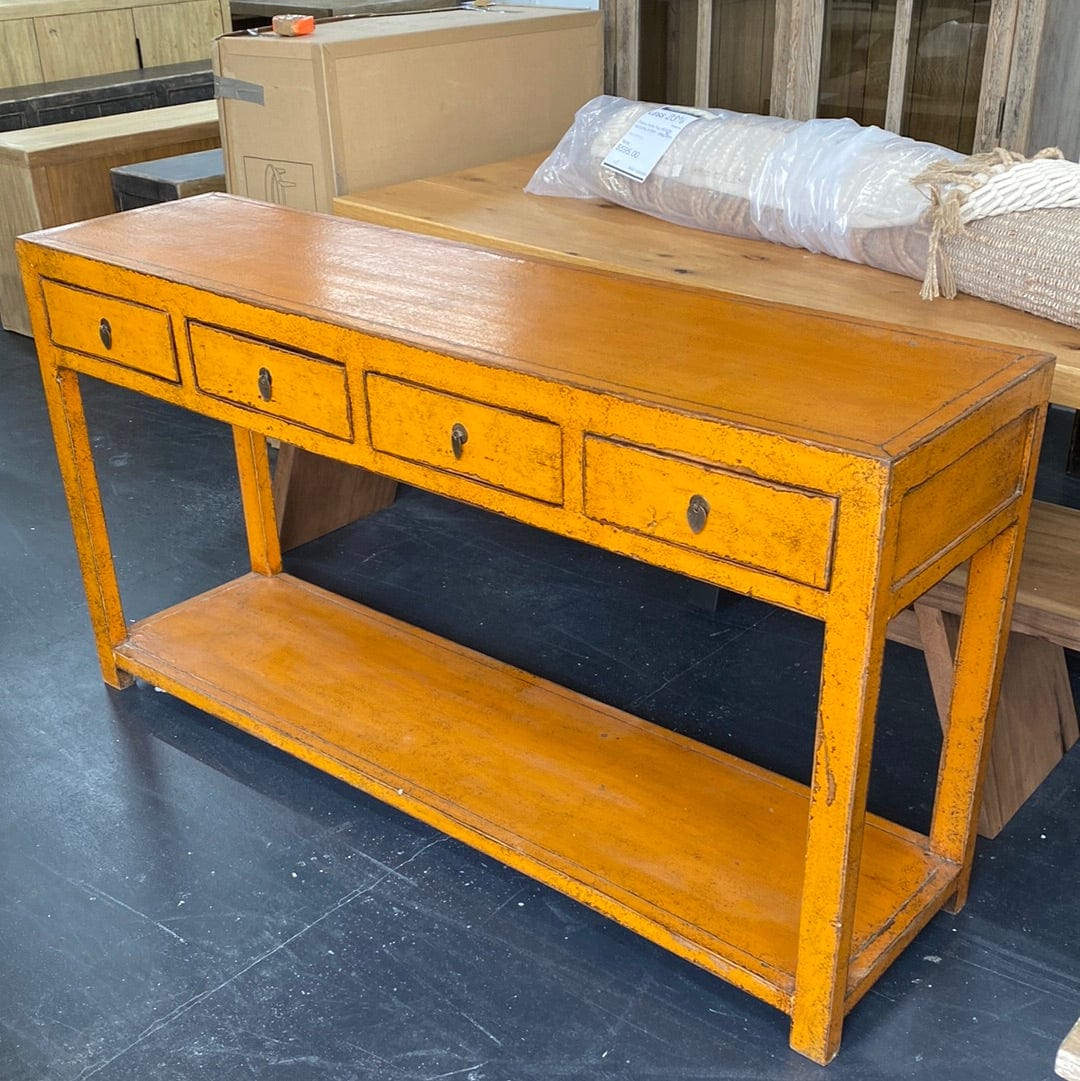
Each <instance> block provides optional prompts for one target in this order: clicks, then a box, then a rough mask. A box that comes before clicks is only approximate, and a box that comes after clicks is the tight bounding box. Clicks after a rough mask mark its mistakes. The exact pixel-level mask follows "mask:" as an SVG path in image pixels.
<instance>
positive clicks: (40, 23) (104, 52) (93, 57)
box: [34, 8, 139, 82]
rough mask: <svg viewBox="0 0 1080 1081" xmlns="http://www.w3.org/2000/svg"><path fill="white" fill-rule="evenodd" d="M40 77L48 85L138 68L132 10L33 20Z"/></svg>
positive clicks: (55, 16) (56, 16)
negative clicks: (39, 63)
mask: <svg viewBox="0 0 1080 1081" xmlns="http://www.w3.org/2000/svg"><path fill="white" fill-rule="evenodd" d="M34 29H35V31H36V34H37V44H38V54H39V55H40V57H41V75H42V78H43V79H45V80H46V81H47V82H52V81H53V80H56V79H77V78H79V77H80V76H82V75H107V74H109V72H113V71H131V70H134V69H135V68H137V67H138V66H139V53H138V49H137V48H136V45H135V25H134V22H133V21H132V17H131V11H130V10H128V9H126V8H120V9H118V10H116V11H88V12H82V13H77V14H71V15H46V16H42V17H41V18H38V19H35V20H34Z"/></svg>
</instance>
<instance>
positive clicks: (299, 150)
mask: <svg viewBox="0 0 1080 1081" xmlns="http://www.w3.org/2000/svg"><path fill="white" fill-rule="evenodd" d="M212 62H213V66H214V74H215V83H216V93H217V96H218V107H219V113H220V118H221V141H222V148H223V150H224V152H225V175H226V183H227V185H228V190H229V191H231V192H234V193H236V194H239V195H247V196H250V197H251V198H255V199H263V200H266V201H268V202H274V203H281V204H283V205H287V206H292V207H297V208H300V209H303V210H319V211H324V212H326V213H329V212H330V211H331V210H332V202H333V199H334V196H335V195H343V194H345V193H347V192H350V191H358V190H361V189H364V188H374V187H380V186H382V185H385V184H394V183H397V182H399V181H404V180H415V179H418V178H420V177H423V176H429V175H432V174H435V173H444V172H450V171H452V170H455V169H465V168H468V167H470V166H473V165H482V164H485V163H487V162H492V161H499V160H501V159H505V158H511V157H516V156H520V155H522V154H527V153H529V152H530V151H538V150H547V149H550V148H551V147H553V146H554V145H555V144H556V143H557V142H558V141H559V139H560V138H561V136H562V135H563V133H564V132H565V131H566V129H567V128H568V127H569V126H570V124H571V122H572V121H573V116H574V111H575V110H576V109H577V108H578V107H579V106H581V105H583V104H584V103H585V102H586V101H588V100H589V99H590V98H592V97H595V96H596V95H597V94H599V93H601V92H602V81H603V30H602V22H601V15H600V12H598V11H567V10H562V9H555V8H537V7H516V8H515V7H505V6H492V7H488V8H476V9H461V8H459V9H455V10H446V11H429V12H422V13H415V14H402V15H386V16H376V17H372V18H365V17H356V18H349V17H346V18H341V19H328V20H326V21H324V22H317V23H316V27H315V32H314V33H313V34H311V35H308V36H306V37H297V38H284V37H277V36H275V35H273V34H271V33H260V34H258V35H252V34H248V33H240V34H226V35H224V36H223V37H220V38H218V39H217V41H216V42H215V43H214V47H213V51H212Z"/></svg>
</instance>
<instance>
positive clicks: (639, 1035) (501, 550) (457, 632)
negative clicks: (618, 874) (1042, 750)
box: [0, 332, 1080, 1081]
mask: <svg viewBox="0 0 1080 1081" xmlns="http://www.w3.org/2000/svg"><path fill="white" fill-rule="evenodd" d="M89 407H90V408H89V412H90V416H91V421H92V427H93V433H94V444H95V447H96V449H97V460H98V463H99V470H100V474H101V481H102V488H103V491H104V495H105V498H106V501H107V505H108V510H109V512H110V522H111V523H112V532H113V543H114V548H115V552H116V556H117V562H118V567H119V572H120V575H121V583H122V586H123V588H124V596H125V601H126V608H127V615H128V616H129V617H131V618H138V617H139V616H142V615H145V614H147V613H149V612H151V611H153V610H156V609H157V608H159V607H161V606H163V605H165V604H167V603H170V602H172V601H175V600H179V599H182V598H184V597H186V596H189V595H191V594H193V593H195V592H197V591H199V590H201V589H203V588H205V587H207V586H210V585H213V584H216V583H218V582H220V581H223V580H225V579H227V578H229V577H232V576H234V575H235V574H237V573H240V572H241V571H242V570H244V569H246V568H245V566H244V562H243V561H244V558H245V548H244V544H243V539H242V533H241V525H240V518H239V511H238V507H237V502H236V498H235V495H234V481H233V475H232V469H231V462H230V458H229V455H230V449H231V441H230V439H229V436H228V434H227V432H226V431H225V430H223V429H222V428H219V427H216V426H214V425H212V424H209V423H207V422H204V421H202V420H200V419H198V418H193V417H190V416H187V415H184V414H180V413H177V412H174V411H171V410H169V409H167V408H166V407H163V406H160V405H158V404H155V403H150V402H147V401H145V400H142V399H138V398H136V397H134V396H129V395H125V394H123V393H121V392H118V391H115V390H111V389H109V388H104V387H100V386H92V387H91V388H90V393H89ZM1071 422H1072V414H1067V413H1065V412H1064V411H1056V412H1055V413H1054V415H1053V416H1052V417H1051V435H1050V438H1049V440H1048V445H1047V451H1046V455H1045V458H1046V465H1045V466H1044V470H1043V472H1042V474H1041V481H1040V483H1041V488H1042V491H1041V493H1040V494H1042V495H1043V497H1044V498H1051V499H1056V500H1058V501H1063V502H1070V503H1073V504H1075V505H1080V480H1076V479H1072V478H1068V477H1065V476H1064V475H1063V473H1062V472H1061V470H1060V468H1059V467H1058V466H1059V463H1060V462H1061V461H1063V460H1064V453H1065V451H1064V441H1065V438H1066V436H1067V432H1068V429H1069V426H1070V425H1071ZM0 433H2V434H0V661H2V665H0V785H2V789H0V791H2V808H3V811H2V818H0V823H2V825H0V883H2V892H0V1079H2V1081H38V1079H50V1081H52V1079H63V1081H84V1079H89V1078H97V1079H99V1081H119V1079H137V1081H148V1079H157V1078H162V1079H187V1078H212V1079H215V1081H218V1079H220V1081H226V1079H232V1078H238V1079H239V1078H266V1079H271V1078H273V1079H278V1078H280V1079H283V1081H315V1079H319V1081H322V1079H334V1081H348V1079H371V1081H399V1079H400V1081H413V1079H415V1081H420V1079H431V1081H434V1079H436V1078H454V1079H461V1081H576V1079H594V1078H597V1079H602V1078H612V1079H624V1081H646V1079H649V1081H652V1079H659V1081H688V1079H698V1078H702V1079H706V1078H707V1079H729V1081H734V1079H739V1081H751V1079H764V1078H770V1079H772V1078H776V1079H781V1078H782V1079H791V1081H796V1079H802V1078H816V1077H829V1078H832V1079H834V1081H876V1079H879V1078H880V1079H884V1078H926V1079H934V1081H962V1079H967V1078H972V1079H974V1078H978V1079H980V1081H991V1079H1001V1081H1042V1079H1048V1078H1050V1077H1052V1075H1053V1059H1054V1054H1055V1051H1056V1049H1057V1046H1058V1044H1059V1043H1060V1041H1061V1039H1062V1037H1063V1036H1064V1034H1065V1033H1066V1031H1067V1030H1068V1029H1069V1027H1070V1026H1071V1025H1072V1024H1073V1022H1074V1021H1075V1020H1076V1019H1077V1016H1078V1014H1080V936H1078V929H1080V846H1078V843H1077V841H1078V837H1080V749H1078V750H1077V751H1074V752H1073V753H1072V754H1070V755H1069V756H1067V757H1066V759H1065V761H1064V762H1063V763H1062V764H1061V766H1059V767H1058V769H1057V770H1056V771H1055V772H1054V774H1053V775H1052V776H1051V777H1050V778H1049V780H1048V781H1047V782H1046V783H1045V784H1044V785H1043V786H1042V788H1041V789H1040V790H1039V792H1038V793H1037V794H1036V796H1035V797H1034V798H1033V799H1031V800H1030V801H1029V803H1028V804H1027V805H1026V806H1025V807H1024V808H1023V809H1022V811H1021V812H1020V814H1019V815H1018V816H1017V817H1016V818H1015V819H1014V820H1013V821H1012V822H1011V823H1010V825H1009V826H1008V827H1007V829H1006V830H1005V832H1004V833H1003V834H1002V835H1001V836H1000V837H999V838H998V839H996V840H995V841H992V842H989V841H980V844H979V848H978V854H977V865H976V868H975V874H974V878H973V886H972V893H971V900H970V901H969V903H968V905H967V907H966V908H965V909H964V911H963V912H962V913H961V914H960V915H959V916H956V917H953V916H949V915H940V916H938V917H937V918H936V919H934V920H933V921H932V923H931V924H930V926H929V927H928V928H927V929H926V930H925V931H924V932H923V933H922V934H921V935H920V936H919V937H918V939H917V940H916V941H915V942H914V944H913V945H912V946H911V947H910V948H909V949H908V950H907V951H906V952H905V954H904V955H903V956H902V957H901V958H900V959H899V960H898V961H897V962H896V963H895V964H894V965H893V966H892V968H891V969H890V970H889V971H888V972H887V973H886V974H885V976H884V977H883V978H882V979H881V980H880V981H879V983H878V984H877V985H876V987H875V988H874V989H873V991H872V992H871V993H870V994H869V995H868V996H867V997H866V999H865V1000H864V1001H863V1002H862V1003H861V1004H860V1005H859V1006H858V1007H856V1009H855V1010H854V1011H853V1013H852V1014H851V1016H850V1017H849V1019H848V1021H847V1024H846V1026H845V1032H844V1041H843V1046H842V1048H841V1052H840V1055H839V1057H838V1058H837V1059H836V1061H835V1062H834V1063H833V1064H832V1065H831V1066H830V1067H828V1069H827V1070H823V1069H821V1068H819V1067H817V1066H814V1065H813V1064H811V1063H810V1062H808V1061H806V1060H805V1059H803V1058H801V1057H799V1056H798V1055H795V1054H794V1053H792V1052H791V1051H789V1050H788V1047H787V1029H788V1025H787V1020H786V1018H785V1017H784V1016H782V1015H781V1014H780V1013H778V1012H776V1011H774V1010H772V1009H771V1008H769V1007H766V1006H764V1005H762V1004H760V1003H759V1002H757V1001H756V1000H755V999H753V998H751V997H749V996H748V995H745V994H743V993H741V992H738V991H736V990H734V989H732V988H730V987H728V986H727V985H725V984H724V983H723V982H721V981H720V980H718V979H714V978H713V977H711V976H709V975H707V974H705V973H704V972H701V971H699V970H697V969H695V968H693V967H692V966H690V965H689V964H686V963H684V962H682V961H680V960H678V959H676V958H674V957H672V956H670V955H668V954H666V953H665V952H664V951H662V950H661V949H659V948H657V947H654V946H652V945H651V944H649V943H647V942H645V941H644V940H642V939H639V938H637V937H636V936H635V935H634V934H632V933H630V932H629V931H626V930H623V929H622V928H620V927H618V926H616V925H615V924H613V923H611V922H609V921H607V920H605V919H603V918H601V917H600V916H597V915H595V914H593V913H592V912H590V911H588V910H586V909H585V908H583V907H581V906H580V905H578V904H576V903H574V902H572V901H570V900H568V899H566V898H564V897H562V896H561V895H559V894H556V893H554V892H552V891H550V890H548V889H546V888H544V887H541V886H539V885H537V884H535V883H533V882H531V881H530V880H528V879H526V878H524V877H522V876H520V875H518V874H516V873H515V872H513V871H510V870H507V869H506V868H504V867H502V866H501V865H499V864H497V863H495V862H494V861H492V860H491V859H488V858H487V857H484V856H481V855H479V854H477V853H475V852H473V851H472V850H470V849H468V848H466V847H464V846H463V845H460V844H458V843H456V842H454V841H451V840H448V839H447V838H446V837H444V836H442V835H440V834H439V833H437V832H435V831H433V830H431V829H429V828H427V827H425V826H422V825H420V824H418V823H416V822H414V821H412V820H410V819H408V818H406V817H404V816H403V815H401V814H399V813H397V812H395V811H392V810H390V809H388V808H386V807H384V806H382V805H380V804H378V803H376V802H374V801H373V800H371V799H368V798H367V797H365V796H363V795H362V794H360V793H358V792H356V791H354V790H352V789H349V788H347V787H346V786H345V785H343V784H340V783H338V782H337V781H334V780H332V779H330V778H328V777H326V776H323V775H321V774H319V773H317V772H316V771H315V770H313V769H310V768H308V767H306V766H304V765H302V764H300V763H298V762H296V761H294V760H292V759H290V758H287V757H286V756H284V755H283V754H280V753H278V752H276V751H274V750H273V749H271V748H269V747H268V746H265V745H263V744H260V743H258V742H256V741H254V740H253V739H250V738H248V737H246V736H244V735H243V734H241V733H239V732H237V731H235V730H232V729H230V728H228V727H227V726H225V725H223V724H221V723H218V722H217V721H214V720H212V719H210V718H209V717H206V716H204V715H202V714H200V713H198V712H196V711H195V710H193V709H191V708H189V707H187V706H185V705H183V704H181V703H180V702H177V701H175V700H174V699H172V698H170V697H168V696H167V695H165V694H160V693H157V692H156V691H155V690H154V689H153V688H152V687H149V686H145V685H141V684H140V685H137V686H136V687H134V688H132V689H130V690H128V691H125V692H123V693H116V692H112V691H110V690H108V689H106V688H105V687H104V686H103V685H102V683H101V682H100V679H99V676H98V672H97V666H96V662H95V658H94V653H93V649H92V646H91V640H90V633H89V624H88V620H87V616H86V610H85V606H84V602H83V599H82V594H81V587H80V584H79V581H78V575H77V570H76V564H75V558H74V553H73V546H72V542H71V534H70V530H69V527H68V523H67V518H66V513H65V510H64V507H63V500H62V497H61V493H60V486H59V480H58V475H57V470H56V462H55V458H54V455H53V451H52V444H51V438H50V435H49V433H48V430H47V425H46V418H45V412H44V408H43V404H42V397H41V391H40V386H39V381H38V375H37V370H36V366H35V364H34V361H33V356H32V351H31V347H30V344H29V342H28V341H27V340H25V339H23V338H19V337H16V336H14V335H11V334H6V333H3V332H0ZM288 563H289V569H291V570H293V571H294V572H295V573H299V574H302V575H305V576H309V577H311V578H312V579H314V580H317V581H320V582H323V583H329V584H332V585H333V586H334V587H335V588H338V589H340V590H342V591H344V592H347V593H349V594H351V595H354V596H357V597H360V598H362V599H364V600H365V601H367V602H369V603H371V604H373V605H374V606H376V607H381V608H384V609H385V610H388V611H390V612H393V613H394V614H397V615H401V616H403V617H405V618H406V619H409V620H410V621H413V622H416V623H418V624H421V625H423V626H426V627H429V628H431V629H434V630H436V631H439V632H442V633H445V634H447V635H449V636H452V637H455V638H457V639H459V640H462V641H464V642H466V643H468V644H472V645H475V646H477V647H479V648H481V649H484V650H486V651H488V652H490V653H493V654H495V655H497V656H500V657H502V658H504V659H507V660H509V661H512V662H514V663H516V664H519V665H521V666H523V667H525V668H529V669H531V670H533V671H536V672H539V673H540V674H542V675H545V676H549V677H552V678H554V679H556V680H559V681H560V682H563V683H566V684H568V685H570V686H573V687H576V688H579V689H581V690H584V691H586V692H588V693H590V694H591V695H593V696H595V697H600V698H603V699H606V700H608V701H611V702H613V703H615V704H616V705H619V706H623V707H628V708H631V709H633V710H634V711H636V712H639V713H641V714H643V715H645V716H647V717H649V718H651V719H653V720H656V721H657V722H660V723H663V724H667V725H671V726H672V727H675V728H678V729H680V730H682V731H685V732H688V733H691V734H693V735H695V736H698V737H701V738H704V739H708V740H710V741H713V742H716V743H717V744H719V745H721V746H723V747H725V748H728V749H731V750H733V751H734V752H735V753H737V754H740V755H745V756H747V757H750V758H752V759H753V760H754V761H757V762H759V763H762V764H763V765H766V766H769V767H771V768H773V769H776V770H779V771H781V772H784V773H786V774H789V775H791V776H795V777H805V774H806V771H807V768H808V762H809V752H810V744H811V736H812V731H811V729H812V717H813V710H814V695H815V692H816V682H817V675H818V670H817V666H818V648H819V645H820V633H819V629H818V627H817V625H816V624H814V623H812V622H810V621H808V620H805V619H802V618H798V617H795V616H792V615H790V614H787V613H784V612H781V611H778V610H773V609H769V608H767V607H765V606H762V605H759V604H757V603H754V602H751V601H747V600H742V599H737V598H729V597H722V598H721V601H720V603H719V606H718V608H717V610H716V611H715V612H714V611H712V610H711V609H710V608H709V607H708V605H707V604H706V603H704V602H705V600H706V599H707V598H706V597H705V595H704V593H703V591H702V589H701V588H700V587H695V586H694V585H692V584H691V583H689V582H686V581H684V580H681V579H676V578H673V577H671V576H668V575H665V574H663V573H661V572H658V571H655V570H652V569H649V568H647V567H644V566H640V565H637V564H634V563H632V562H631V561H629V560H623V559H618V558H615V557H611V556H608V555H605V554H602V553H598V552H595V551H592V550H589V549H587V548H583V547H581V546H579V545H575V544H572V543H570V542H566V541H562V540H559V539H556V538H552V537H549V536H546V535H544V534H541V533H538V532H536V531H533V530H530V529H528V528H525V527H522V526H518V525H515V524H513V523H510V522H507V521H503V520H500V519H496V518H493V517H490V516H487V515H485V514H483V513H481V512H478V511H475V510H471V509H468V508H463V507H459V506H455V505H452V504H449V503H447V502H446V501H443V500H440V499H436V498H434V497H431V496H428V495H424V494H422V493H420V492H417V491H414V490H405V491H403V492H402V493H401V495H400V496H399V498H398V501H397V502H396V504H395V505H394V506H393V507H392V508H390V509H388V510H386V511H384V512H382V513H380V514H378V515H375V516H374V517H372V518H371V519H369V520H367V521H365V522H362V523H359V524H357V525H356V526H353V527H350V528H348V529H346V530H342V531H339V532H338V533H336V534H333V535H331V536H330V537H328V538H325V539H324V540H322V541H318V542H315V543H313V544H310V545H308V546H306V547H305V548H303V549H301V550H299V551H298V552H296V553H294V554H293V555H292V557H291V558H290V559H289V561H288ZM1071 660H1072V661H1076V660H1077V658H1075V657H1073V658H1071ZM1073 673H1074V684H1075V685H1076V688H1077V689H1078V690H1080V665H1075V664H1074V667H1073ZM936 753H937V720H936V716H935V713H934V711H933V708H932V704H931V699H930V692H929V687H928V682H927V679H926V675H925V671H924V668H923V662H922V658H921V655H920V654H918V653H916V652H915V651H912V650H909V649H906V648H905V647H902V646H895V647H893V646H890V652H889V655H888V666H887V671H886V677H885V688H884V692H883V699H882V706H881V709H880V711H879V734H878V741H877V747H876V757H875V773H874V781H873V786H872V793H871V802H872V806H873V809H875V810H879V811H882V812H884V813H886V814H889V815H891V816H893V817H895V818H897V819H898V820H900V821H902V822H904V823H907V824H910V825H914V826H921V825H924V824H925V822H926V819H927V813H928V804H929V799H930V795H931V786H932V777H933V770H934V766H935V756H936ZM672 840H673V843H678V838H673V839H672Z"/></svg>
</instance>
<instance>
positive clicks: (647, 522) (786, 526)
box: [585, 436, 836, 589]
mask: <svg viewBox="0 0 1080 1081" xmlns="http://www.w3.org/2000/svg"><path fill="white" fill-rule="evenodd" d="M585 513H586V514H587V515H588V516H589V517H590V518H592V519H594V520H596V521H599V522H605V523H607V524H610V525H615V526H618V527H620V528H622V529H627V530H630V531H632V532H634V533H640V534H643V535H645V536H648V537H655V538H656V539H657V540H660V541H665V542H667V543H670V544H675V545H678V546H680V547H683V548H687V549H689V550H691V551H694V552H699V553H701V554H703V555H708V556H716V557H719V558H722V559H724V560H725V561H727V562H731V563H739V564H742V565H744V566H748V567H753V568H755V569H759V570H763V571H768V572H771V573H773V574H777V575H779V576H781V577H783V578H787V579H790V580H791V581H794V582H800V583H803V584H805V585H810V586H815V587H817V588H819V589H826V588H828V585H829V571H830V565H831V562H832V559H831V556H832V539H833V531H834V528H835V518H836V500H835V499H834V498H833V497H832V496H827V495H819V494H817V493H813V492H805V491H801V490H799V489H796V488H788V487H785V486H783V485H780V484H772V483H769V482H768V481H761V480H756V479H754V478H753V477H747V476H744V475H743V474H739V473H731V472H728V471H726V470H722V469H715V468H711V467H708V466H704V465H701V464H699V463H697V462H693V461H690V460H687V459H684V458H677V457H673V456H671V455H666V454H658V453H656V452H655V451H649V450H643V449H641V448H639V447H632V446H628V445H627V444H624V443H616V442H612V441H611V440H609V439H602V438H600V437H598V436H586V437H585Z"/></svg>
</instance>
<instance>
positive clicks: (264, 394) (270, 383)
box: [259, 368, 274, 402]
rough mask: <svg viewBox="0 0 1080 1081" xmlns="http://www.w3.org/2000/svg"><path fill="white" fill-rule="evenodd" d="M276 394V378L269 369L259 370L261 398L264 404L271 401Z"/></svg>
mask: <svg viewBox="0 0 1080 1081" xmlns="http://www.w3.org/2000/svg"><path fill="white" fill-rule="evenodd" d="M273 394H274V377H273V376H272V375H271V374H270V369H269V368H260V369H259V397H260V398H262V400H263V401H264V402H268V401H270V399H271V397H272V396H273Z"/></svg>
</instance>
